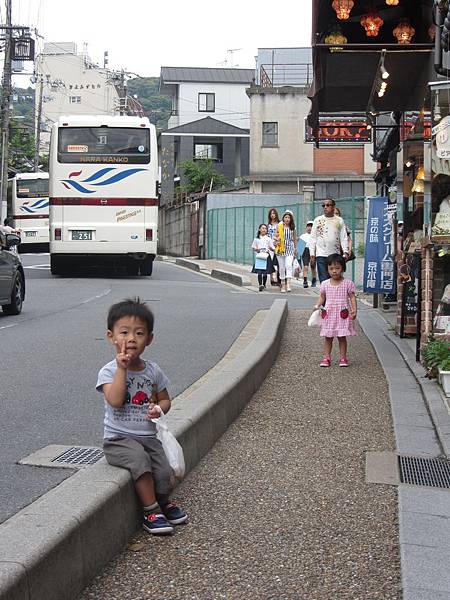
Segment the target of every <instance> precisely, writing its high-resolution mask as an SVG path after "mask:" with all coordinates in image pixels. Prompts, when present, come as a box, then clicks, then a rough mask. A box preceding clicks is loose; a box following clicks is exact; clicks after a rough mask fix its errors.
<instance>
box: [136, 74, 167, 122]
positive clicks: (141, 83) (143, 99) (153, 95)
mask: <svg viewBox="0 0 450 600" xmlns="http://www.w3.org/2000/svg"><path fill="white" fill-rule="evenodd" d="M127 87H128V93H129V94H130V95H131V96H133V95H136V96H137V99H138V100H139V102H140V103H141V104H142V107H143V108H144V113H145V116H146V117H148V118H149V119H150V121H151V122H152V123H154V124H155V125H156V127H157V129H166V128H167V121H168V120H169V117H170V113H171V110H172V100H171V98H169V96H161V95H160V93H159V77H137V78H136V79H130V80H129V81H128V82H127Z"/></svg>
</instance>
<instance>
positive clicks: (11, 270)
mask: <svg viewBox="0 0 450 600" xmlns="http://www.w3.org/2000/svg"><path fill="white" fill-rule="evenodd" d="M19 244H20V236H18V235H15V234H13V233H8V234H5V233H2V232H1V231H0V305H1V307H2V309H3V312H4V313H5V314H6V315H18V314H19V313H20V312H21V311H22V304H23V301H24V299H25V274H24V271H23V266H22V262H21V260H20V257H19V255H18V254H17V252H16V251H15V249H14V247H15V246H18V245H19Z"/></svg>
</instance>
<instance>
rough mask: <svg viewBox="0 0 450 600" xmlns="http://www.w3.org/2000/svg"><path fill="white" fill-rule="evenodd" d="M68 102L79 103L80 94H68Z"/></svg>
mask: <svg viewBox="0 0 450 600" xmlns="http://www.w3.org/2000/svg"><path fill="white" fill-rule="evenodd" d="M69 102H70V103H71V104H80V103H81V96H69Z"/></svg>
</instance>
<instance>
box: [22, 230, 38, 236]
mask: <svg viewBox="0 0 450 600" xmlns="http://www.w3.org/2000/svg"><path fill="white" fill-rule="evenodd" d="M36 235H37V231H25V237H36Z"/></svg>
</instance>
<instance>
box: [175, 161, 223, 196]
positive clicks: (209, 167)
mask: <svg viewBox="0 0 450 600" xmlns="http://www.w3.org/2000/svg"><path fill="white" fill-rule="evenodd" d="M181 169H182V170H183V174H184V178H185V184H184V188H185V191H186V192H187V193H188V194H192V193H194V192H201V191H202V190H203V189H207V190H209V189H210V186H211V189H217V188H222V187H225V186H226V185H228V180H227V178H226V177H225V176H224V175H222V173H219V172H218V171H216V169H215V168H214V163H213V161H212V160H187V161H186V162H184V163H182V164H181ZM211 182H212V185H211Z"/></svg>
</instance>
